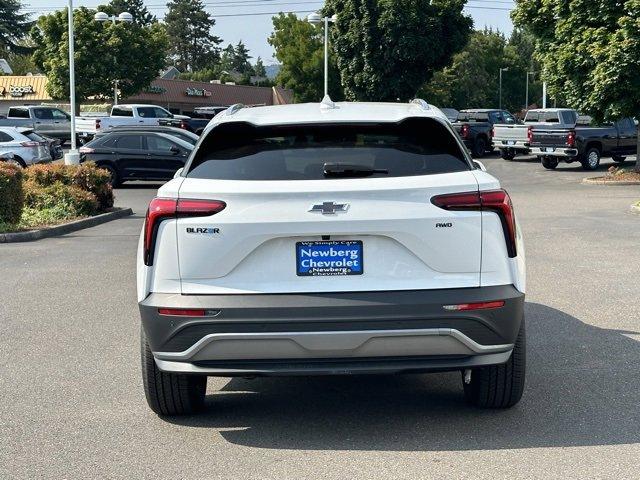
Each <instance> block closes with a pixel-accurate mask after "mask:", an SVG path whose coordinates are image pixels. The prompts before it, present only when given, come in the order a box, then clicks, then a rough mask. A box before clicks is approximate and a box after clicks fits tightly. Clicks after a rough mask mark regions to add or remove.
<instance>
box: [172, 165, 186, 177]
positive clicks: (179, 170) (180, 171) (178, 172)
mask: <svg viewBox="0 0 640 480" xmlns="http://www.w3.org/2000/svg"><path fill="white" fill-rule="evenodd" d="M183 170H184V167H180V168H179V169H178V170H176V173H174V174H173V178H178V177H181V176H182V172H183Z"/></svg>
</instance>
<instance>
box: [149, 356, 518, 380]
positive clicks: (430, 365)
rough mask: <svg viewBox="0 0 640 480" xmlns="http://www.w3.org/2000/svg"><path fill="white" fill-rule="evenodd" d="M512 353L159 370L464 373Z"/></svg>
mask: <svg viewBox="0 0 640 480" xmlns="http://www.w3.org/2000/svg"><path fill="white" fill-rule="evenodd" d="M511 352H512V351H511V350H509V351H506V352H500V353H489V354H486V355H475V356H469V357H450V358H446V357H432V358H428V357H408V358H402V359H398V358H378V359H335V360H333V361H326V362H323V361H313V360H306V361H304V362H295V361H287V362H253V363H252V362H237V363H235V362H220V363H219V364H216V363H215V362H202V363H200V364H193V363H188V362H175V361H169V360H159V359H156V364H157V365H158V368H159V369H160V370H162V371H163V372H168V373H183V374H194V375H210V376H217V377H237V376H284V375H287V376H290V375H363V374H384V373H387V374H391V373H422V372H438V371H453V370H463V369H466V368H478V367H483V366H486V365H499V364H503V363H505V362H506V361H507V360H509V357H510V356H511Z"/></svg>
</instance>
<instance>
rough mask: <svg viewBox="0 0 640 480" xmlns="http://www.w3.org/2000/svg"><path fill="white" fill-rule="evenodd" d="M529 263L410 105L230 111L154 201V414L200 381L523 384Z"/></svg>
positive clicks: (492, 182)
mask: <svg viewBox="0 0 640 480" xmlns="http://www.w3.org/2000/svg"><path fill="white" fill-rule="evenodd" d="M524 290H525V272H524V249H523V245H522V239H521V235H520V230H519V228H518V227H517V223H516V219H515V216H514V212H513V208H512V205H511V201H510V199H509V195H508V194H507V193H506V192H505V191H504V190H502V189H501V188H500V185H499V183H498V181H497V180H496V179H495V178H494V177H492V176H491V175H489V174H488V173H486V172H485V171H484V168H483V167H482V166H481V165H480V164H477V163H474V162H473V161H472V160H471V159H470V158H469V156H468V154H467V153H466V150H465V148H464V145H463V144H462V142H461V140H460V138H459V137H458V135H456V133H455V132H454V131H453V130H452V128H451V126H450V124H449V122H448V121H447V119H446V117H445V116H444V115H443V114H442V112H440V110H438V109H437V108H435V107H433V106H430V105H428V104H426V103H425V102H423V101H421V100H414V101H413V102H411V103H409V104H397V103H388V104H386V103H335V104H334V103H333V102H331V101H330V100H329V99H326V100H324V101H323V102H322V103H320V104H297V105H284V106H272V107H258V108H242V107H241V106H234V107H230V108H229V109H228V110H227V111H226V112H223V113H221V114H220V115H218V116H216V117H215V118H214V119H213V120H212V122H211V123H210V124H209V125H208V126H207V129H206V130H205V132H204V133H203V136H202V138H201V140H200V141H199V142H198V144H197V145H196V147H195V150H194V151H193V153H192V155H191V157H190V159H189V161H188V162H187V164H186V166H185V168H184V169H183V170H182V171H180V172H179V173H178V175H177V176H176V178H174V179H173V180H172V181H170V182H168V183H167V184H166V185H164V186H162V188H160V190H159V192H158V197H157V198H155V199H154V200H153V201H152V202H151V204H150V205H149V211H148V213H147V218H146V221H145V226H144V229H143V232H142V234H141V238H140V245H139V251H138V301H139V306H140V313H141V317H142V342H141V353H142V372H143V379H144V388H145V393H146V397H147V400H148V403H149V405H150V407H151V408H152V409H153V411H155V412H156V413H158V414H162V415H175V414H181V413H187V412H192V411H195V410H196V409H198V408H199V407H200V406H202V404H203V401H204V396H205V388H206V379H207V376H259V375H300V374H304V375H321V374H362V373H390V372H397V373H400V372H429V371H447V370H449V371H451V370H457V371H461V372H462V383H463V386H464V393H465V397H466V398H467V400H468V401H469V402H470V403H471V404H473V405H477V406H481V407H494V408H504V407H510V406H512V405H514V404H516V403H517V402H518V400H519V399H520V397H521V395H522V391H523V388H524V374H525V333H524V319H523V307H524Z"/></svg>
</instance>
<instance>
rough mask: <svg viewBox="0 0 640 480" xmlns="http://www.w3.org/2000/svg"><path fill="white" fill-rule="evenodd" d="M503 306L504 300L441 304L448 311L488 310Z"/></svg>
mask: <svg viewBox="0 0 640 480" xmlns="http://www.w3.org/2000/svg"><path fill="white" fill-rule="evenodd" d="M500 307H504V300H496V301H493V302H478V303H460V304H458V305H443V306H442V308H444V309H445V310H449V311H455V312H463V311H468V310H488V309H491V308H500Z"/></svg>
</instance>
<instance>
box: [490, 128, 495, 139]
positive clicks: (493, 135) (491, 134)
mask: <svg viewBox="0 0 640 480" xmlns="http://www.w3.org/2000/svg"><path fill="white" fill-rule="evenodd" d="M489 136H490V137H491V138H493V137H495V136H496V127H492V128H491V131H490V132H489Z"/></svg>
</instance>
